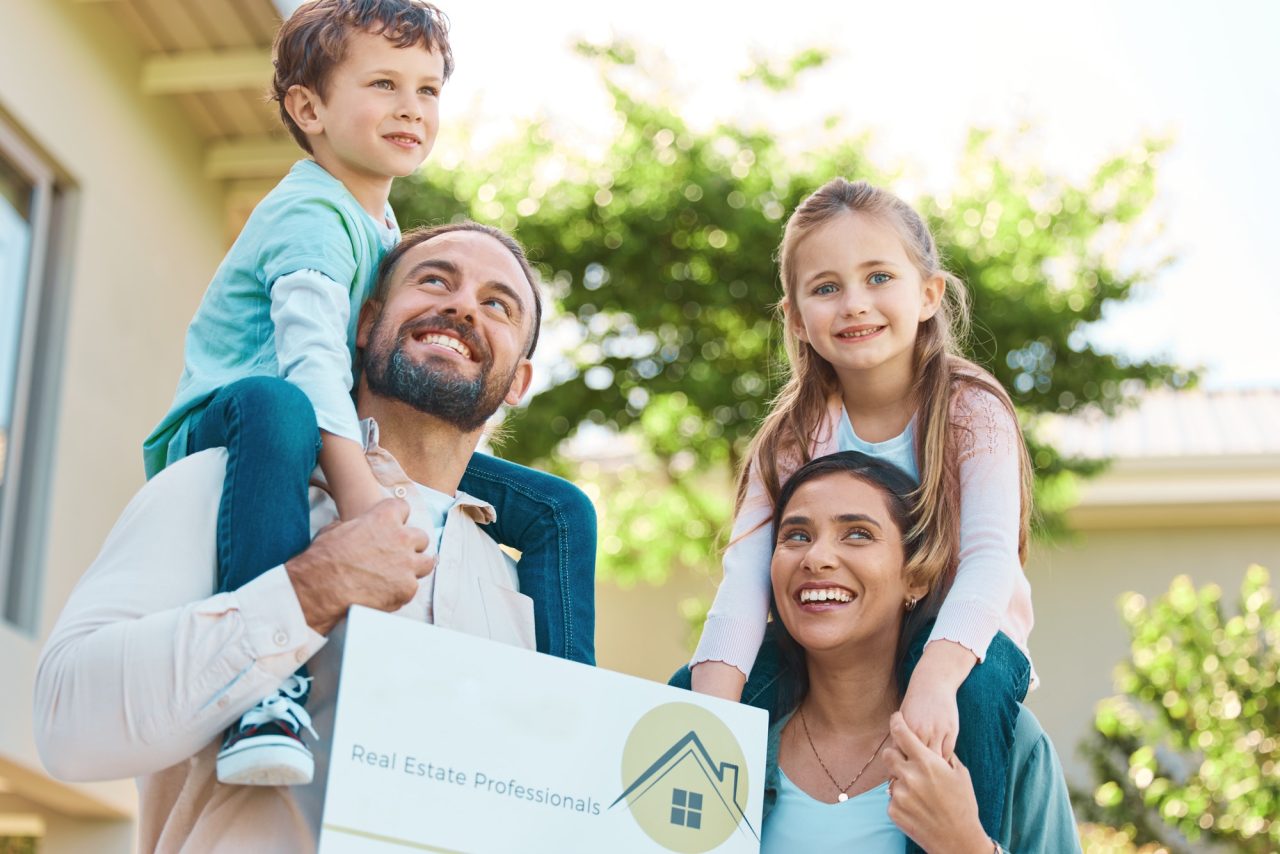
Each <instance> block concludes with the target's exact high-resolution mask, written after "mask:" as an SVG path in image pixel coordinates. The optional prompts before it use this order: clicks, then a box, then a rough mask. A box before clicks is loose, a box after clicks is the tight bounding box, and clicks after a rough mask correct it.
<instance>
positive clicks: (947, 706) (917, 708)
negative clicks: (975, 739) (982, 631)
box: [902, 640, 978, 759]
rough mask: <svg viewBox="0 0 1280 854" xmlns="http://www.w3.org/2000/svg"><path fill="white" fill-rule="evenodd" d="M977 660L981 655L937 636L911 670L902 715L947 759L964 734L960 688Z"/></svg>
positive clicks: (932, 748) (929, 744)
mask: <svg viewBox="0 0 1280 854" xmlns="http://www.w3.org/2000/svg"><path fill="white" fill-rule="evenodd" d="M977 663H978V657H977V656H976V655H974V654H973V653H972V652H971V651H970V650H968V649H966V648H965V647H963V646H961V645H960V644H958V643H956V642H955V641H949V640H935V641H930V642H929V643H928V644H926V645H925V648H924V654H923V655H921V656H920V661H919V662H918V663H917V664H916V669H915V670H914V671H912V673H911V681H910V682H909V683H908V685H907V696H906V697H904V698H903V700H902V716H903V717H904V718H905V719H906V721H907V726H909V727H911V730H912V732H914V733H915V734H916V735H917V736H919V738H920V740H921V741H923V742H924V743H925V744H927V745H928V746H929V749H930V750H932V751H934V752H935V753H937V754H938V755H939V756H941V757H942V758H943V759H949V758H950V757H951V754H952V753H953V752H954V751H955V749H956V736H958V735H959V734H960V713H959V712H958V711H957V710H956V692H957V691H959V690H960V685H961V683H963V682H964V680H965V679H967V678H968V677H969V673H970V671H972V670H973V667H974V665H975V664H977Z"/></svg>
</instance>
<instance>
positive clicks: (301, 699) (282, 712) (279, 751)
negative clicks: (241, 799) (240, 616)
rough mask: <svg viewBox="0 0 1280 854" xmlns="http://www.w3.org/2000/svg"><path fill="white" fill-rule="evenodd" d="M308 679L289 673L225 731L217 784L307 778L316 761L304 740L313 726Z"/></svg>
mask: <svg viewBox="0 0 1280 854" xmlns="http://www.w3.org/2000/svg"><path fill="white" fill-rule="evenodd" d="M310 683H311V679H310V678H306V677H302V676H296V675H295V676H290V677H289V678H288V679H286V680H285V683H284V684H283V685H281V686H280V689H279V690H278V691H276V693H274V694H272V695H271V696H270V697H267V698H266V699H265V700H263V701H262V702H261V703H259V704H258V705H256V706H254V707H253V708H252V709H250V710H249V711H247V712H245V713H244V714H243V715H242V716H241V717H240V721H239V723H237V724H234V725H232V727H231V728H230V729H228V730H227V737H226V739H225V740H224V741H223V742H222V749H221V750H220V751H218V782H219V783H232V784H235V785H240V786H300V785H305V784H307V783H310V782H311V776H312V774H314V773H315V759H313V758H312V756H311V751H310V750H309V749H308V748H307V745H306V744H305V743H304V742H303V741H302V730H303V729H306V730H307V732H309V733H311V736H312V737H313V738H318V736H317V735H316V731H315V730H314V729H312V728H311V715H309V714H307V710H306V709H304V708H303V707H302V704H303V703H305V702H306V701H307V693H308V690H309V688H310Z"/></svg>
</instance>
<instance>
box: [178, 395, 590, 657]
mask: <svg viewBox="0 0 1280 854" xmlns="http://www.w3.org/2000/svg"><path fill="white" fill-rule="evenodd" d="M215 447H223V448H226V449H227V475H226V479H225V481H224V482H223V487H222V501H221V503H220V504H219V506H218V526H217V532H218V533H217V548H218V591H219V592H224V591H229V590H237V589H239V588H240V587H242V586H243V585H245V584H247V583H248V582H250V581H252V580H253V579H255V578H257V577H258V576H259V575H262V574H263V573H264V572H266V571H267V570H269V569H271V568H272V567H275V566H279V565H280V564H282V563H284V562H285V561H287V560H289V559H290V558H292V557H293V556H294V555H297V554H299V553H300V552H302V551H303V550H304V549H306V547H307V546H308V545H309V544H310V543H311V520H310V504H309V501H308V484H309V482H310V479H311V472H312V470H313V469H315V466H316V457H317V453H318V451H319V448H320V431H319V428H318V427H317V426H316V416H315V410H314V408H313V407H312V405H311V401H309V400H308V399H307V396H306V395H305V394H303V393H302V391H301V390H300V389H298V387H297V386H295V385H293V384H292V383H290V382H288V381H286V380H282V379H278V378H275V377H249V378H247V379H243V380H239V381H238V382H235V383H232V384H230V385H228V386H226V387H224V388H222V389H221V390H219V391H218V393H217V394H216V395H214V397H213V399H212V400H211V401H210V402H209V404H208V405H207V406H206V407H205V409H204V411H203V412H202V413H200V415H199V416H198V418H197V420H196V421H195V422H194V423H193V425H192V428H191V434H190V439H189V440H188V443H187V453H189V454H194V453H196V452H198V451H203V450H206V449H208V448H215ZM461 489H462V490H463V491H464V492H467V493H470V494H471V495H474V496H475V497H476V498H479V499H481V500H483V501H488V502H489V503H490V504H492V505H493V506H494V509H495V510H496V511H497V516H498V520H497V522H496V523H494V524H493V525H488V526H486V527H485V531H486V532H487V533H488V534H489V535H490V536H491V537H493V539H495V540H497V541H498V542H499V543H503V544H505V545H507V546H510V547H511V548H514V549H517V550H518V551H520V552H521V558H520V562H519V563H518V564H517V566H516V572H517V574H518V575H519V578H520V592H522V593H524V594H525V595H527V596H529V597H530V598H531V599H533V612H534V625H535V632H536V638H537V645H538V651H539V652H546V653H550V654H551V655H557V656H561V657H564V658H569V659H572V660H574V661H581V662H584V663H586V664H594V663H595V556H596V519H595V510H594V509H593V508H592V505H591V501H590V500H589V499H588V498H587V496H586V495H585V494H583V492H582V490H580V489H578V488H577V487H576V486H574V485H573V484H572V483H569V482H568V481H567V480H563V479H561V478H558V477H555V476H554V475H549V474H546V473H545V472H539V471H534V470H533V469H529V468H525V467H524V466H521V465H517V464H515V463H512V462H507V461H506V460H501V459H498V458H496V457H490V456H487V455H485V454H475V455H474V456H473V457H472V458H471V462H470V464H469V465H468V467H467V473H466V475H465V476H464V477H463V479H462V483H461Z"/></svg>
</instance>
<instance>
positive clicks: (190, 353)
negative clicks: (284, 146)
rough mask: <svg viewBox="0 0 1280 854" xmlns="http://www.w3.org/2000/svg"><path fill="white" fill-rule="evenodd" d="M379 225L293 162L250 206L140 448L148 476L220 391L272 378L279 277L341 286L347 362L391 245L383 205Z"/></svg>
mask: <svg viewBox="0 0 1280 854" xmlns="http://www.w3.org/2000/svg"><path fill="white" fill-rule="evenodd" d="M386 219H387V222H386V224H382V223H378V222H375V221H374V219H373V217H371V216H370V215H369V214H368V213H367V212H366V211H365V210H364V209H363V208H361V207H360V204H359V202H357V201H356V200H355V198H354V197H353V196H352V195H351V193H350V192H348V190H347V188H346V187H345V186H343V184H342V182H341V181H339V180H338V179H337V178H334V177H333V176H332V175H330V174H329V173H328V172H326V171H325V170H324V168H323V167H321V166H320V165H319V164H317V163H316V162H315V161H313V160H300V161H298V162H297V163H295V164H294V165H293V168H292V169H290V170H289V174H288V175H286V176H285V177H284V179H283V180H282V181H281V182H280V183H279V184H277V185H276V186H275V188H274V189H272V190H271V192H270V193H268V194H267V196H266V197H265V198H264V199H263V200H262V201H261V202H259V203H258V206H257V207H256V208H254V209H253V213H252V214H250V215H249V220H248V222H246V223H245V226H244V230H243V231H241V232H240V236H239V237H237V238H236V241H235V243H234V244H232V246H231V249H230V251H228V252H227V256H226V258H224V259H223V261H222V263H221V264H220V265H219V266H218V270H217V272H216V273H214V276H213V281H212V282H211V283H210V284H209V288H208V290H207V291H206V292H205V295H204V299H203V300H201V302H200V308H199V309H197V311H196V315H195V318H194V319H193V320H192V321H191V325H190V327H189V328H188V330H187V340H186V346H185V352H184V364H183V369H182V377H181V379H180V380H179V381H178V391H177V393H176V394H175V395H174V400H173V404H172V405H171V407H170V409H169V412H168V414H166V415H165V417H164V418H163V419H162V420H161V421H160V423H159V425H157V426H156V428H155V429H154V430H152V431H151V435H150V436H148V437H147V439H146V441H145V442H144V443H143V461H144V463H145V465H146V472H147V477H148V478H150V477H152V476H153V475H155V474H156V473H157V472H159V471H161V470H162V469H164V468H165V467H166V466H168V465H169V464H170V463H173V462H175V461H177V460H180V459H182V458H183V457H184V456H186V453H187V436H188V431H189V430H190V426H191V423H192V421H193V416H195V415H197V414H199V413H200V411H201V410H203V408H204V406H205V405H206V404H207V403H208V402H209V399H210V398H211V397H212V396H213V395H214V393H216V392H217V391H218V389H220V388H222V387H223V386H225V385H228V384H230V383H233V382H235V381H237V380H241V379H244V378H246V377H251V376H272V377H274V376H280V366H279V363H278V360H277V358H276V343H275V327H274V325H273V324H272V322H271V287H272V285H274V284H275V282H276V280H277V279H279V278H280V277H281V276H285V275H288V274H290V273H294V272H297V271H299V270H315V271H316V272H318V273H321V274H323V275H324V276H327V277H328V278H330V279H332V280H333V281H335V282H337V283H339V284H340V285H343V286H345V287H347V288H348V296H349V297H350V300H351V313H350V317H349V319H348V323H347V349H348V350H349V351H350V353H351V355H352V357H353V358H354V354H355V339H356V324H357V321H358V319H359V314H360V307H361V306H362V305H363V304H364V301H365V300H366V299H367V298H368V296H369V294H370V292H371V291H372V289H373V284H374V277H375V275H376V274H377V270H378V264H379V262H381V260H382V258H383V256H384V255H385V254H386V253H387V251H388V250H389V249H390V248H391V247H392V246H393V245H394V244H395V241H396V240H397V239H398V237H399V228H398V227H397V226H396V223H395V217H394V215H393V214H392V212H391V208H390V206H388V207H387V210H386Z"/></svg>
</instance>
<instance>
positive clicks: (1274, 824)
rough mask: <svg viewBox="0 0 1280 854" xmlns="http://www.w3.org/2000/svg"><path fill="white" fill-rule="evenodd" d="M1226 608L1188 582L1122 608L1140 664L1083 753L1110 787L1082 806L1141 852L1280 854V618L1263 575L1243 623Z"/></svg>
mask: <svg viewBox="0 0 1280 854" xmlns="http://www.w3.org/2000/svg"><path fill="white" fill-rule="evenodd" d="M1221 599H1222V591H1221V590H1220V589H1219V588H1218V587H1217V586H1216V585H1208V586H1205V587H1203V588H1201V589H1199V590H1197V589H1196V588H1195V587H1194V586H1193V585H1192V583H1191V581H1190V579H1188V578H1186V577H1185V576H1181V577H1178V578H1176V579H1174V581H1173V584H1172V586H1171V587H1170V588H1169V592H1168V593H1166V594H1165V595H1164V596H1162V597H1161V598H1160V599H1159V601H1157V602H1156V603H1154V604H1153V605H1150V606H1148V604H1147V602H1146V600H1145V599H1143V597H1141V596H1139V595H1137V594H1135V593H1130V594H1127V595H1126V596H1124V597H1122V598H1121V602H1120V608H1121V612H1122V614H1123V617H1124V621H1125V623H1126V624H1127V625H1128V627H1129V632H1130V635H1131V637H1132V641H1133V642H1132V660H1131V661H1129V662H1125V663H1123V664H1121V665H1120V667H1119V668H1118V669H1117V672H1116V688H1117V690H1119V691H1120V692H1122V693H1121V694H1120V695H1119V696H1116V697H1112V698H1111V699H1109V700H1105V701H1103V702H1102V703H1101V704H1100V705H1099V707H1098V714H1097V719H1096V723H1095V725H1096V732H1095V733H1093V734H1092V735H1091V737H1090V739H1089V740H1087V741H1086V743H1085V745H1084V746H1083V748H1082V749H1083V752H1084V754H1085V755H1086V756H1087V757H1088V759H1089V761H1090V764H1091V765H1092V767H1093V769H1094V773H1095V775H1096V777H1097V779H1098V781H1099V785H1098V786H1097V788H1096V789H1095V790H1094V791H1093V792H1092V793H1089V794H1077V795H1076V798H1075V800H1076V808H1077V812H1078V814H1080V815H1081V816H1082V817H1086V818H1088V819H1090V820H1094V821H1099V822H1102V823H1104V824H1107V825H1110V826H1113V827H1115V828H1118V829H1120V830H1122V831H1123V832H1124V833H1125V834H1127V835H1128V836H1129V838H1130V839H1132V840H1133V841H1134V842H1136V843H1138V844H1147V843H1152V844H1156V845H1162V846H1165V847H1166V848H1167V849H1168V850H1170V851H1172V852H1181V851H1187V850H1190V849H1189V848H1188V843H1187V841H1190V842H1196V841H1197V840H1201V839H1203V840H1205V841H1208V842H1214V843H1222V844H1225V845H1227V846H1228V847H1229V848H1230V850H1233V851H1242V852H1272V851H1276V850H1280V683H1278V681H1277V679H1278V677H1277V673H1278V672H1280V610H1277V609H1276V603H1275V596H1274V593H1273V591H1272V588H1271V585H1270V577H1269V576H1268V574H1267V571H1266V570H1264V569H1263V568H1262V567H1260V566H1253V567H1250V568H1249V569H1248V571H1247V572H1246V574H1245V578H1244V582H1243V584H1242V585H1241V589H1240V601H1239V606H1238V613H1236V614H1235V615H1234V616H1226V615H1225V614H1224V613H1223V608H1222V602H1221Z"/></svg>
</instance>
